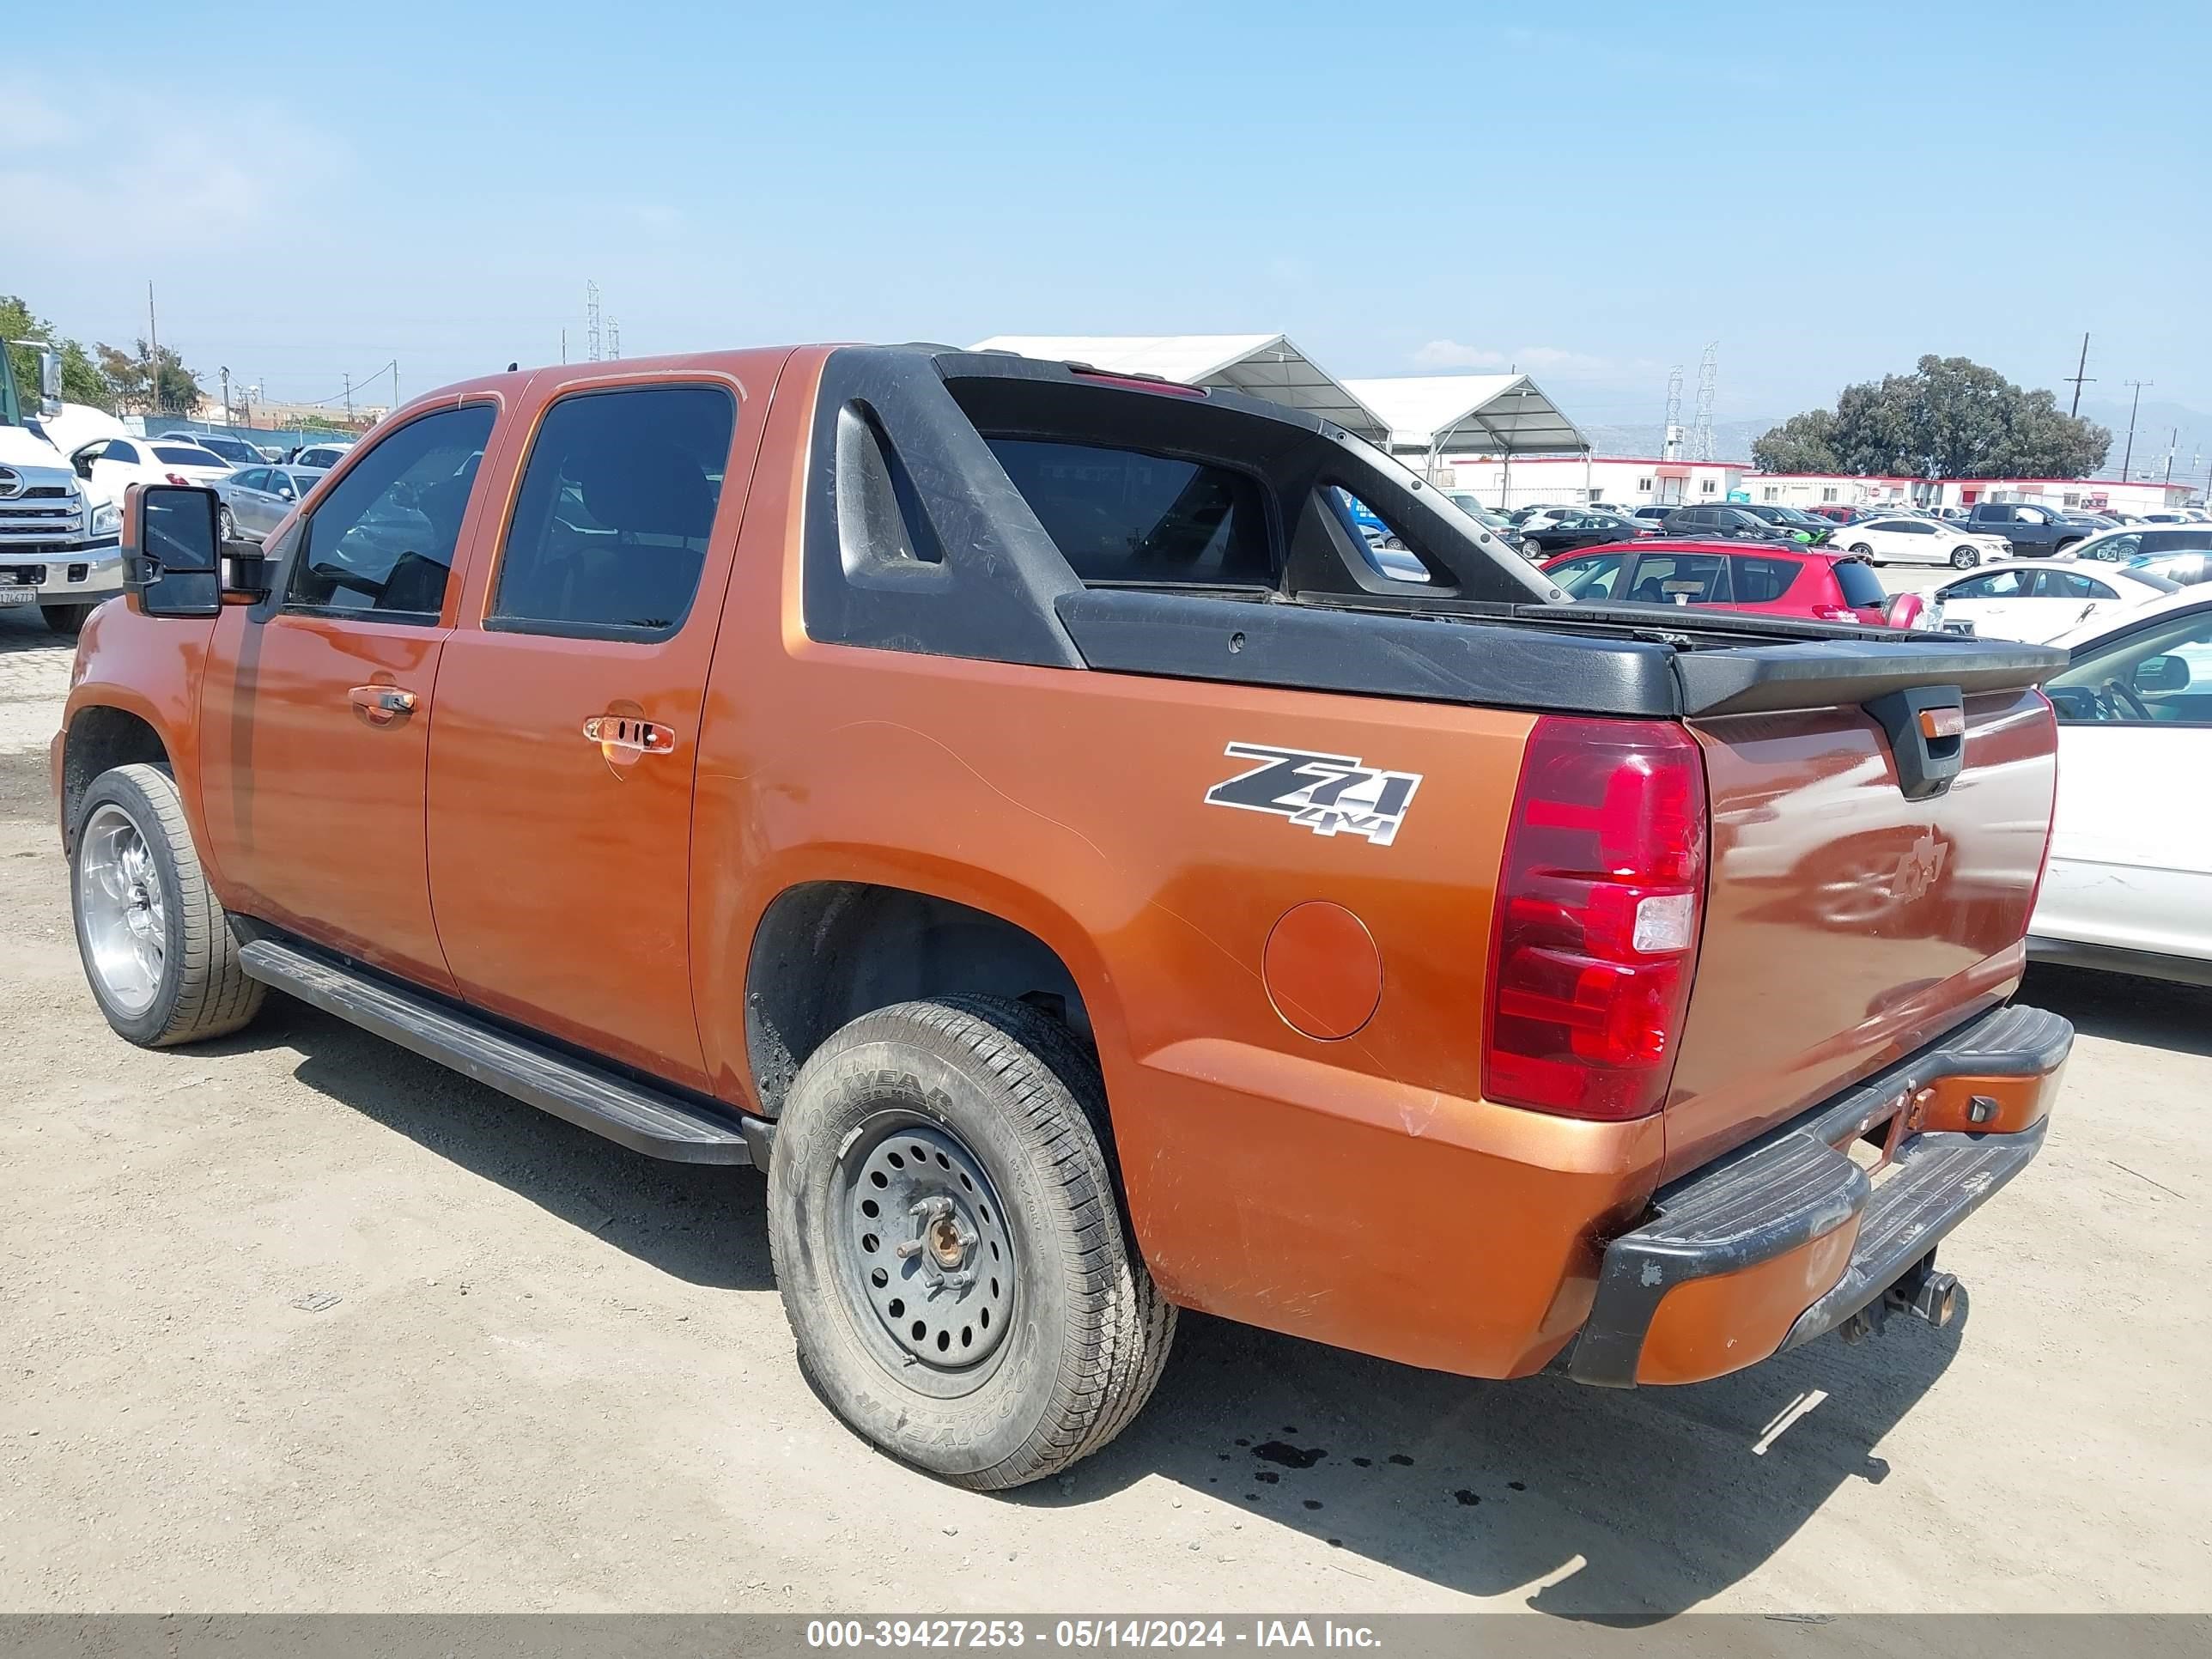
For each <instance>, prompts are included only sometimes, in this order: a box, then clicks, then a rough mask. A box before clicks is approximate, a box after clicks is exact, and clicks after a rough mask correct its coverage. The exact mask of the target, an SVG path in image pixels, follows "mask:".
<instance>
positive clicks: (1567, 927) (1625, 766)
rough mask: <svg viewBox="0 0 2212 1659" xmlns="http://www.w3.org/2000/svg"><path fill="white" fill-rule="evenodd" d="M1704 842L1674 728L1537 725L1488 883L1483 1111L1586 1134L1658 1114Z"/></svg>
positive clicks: (1699, 908)
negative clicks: (1568, 1123) (1487, 1103)
mask: <svg viewBox="0 0 2212 1659" xmlns="http://www.w3.org/2000/svg"><path fill="white" fill-rule="evenodd" d="M1705 842H1706V810H1705V762H1704V760H1703V758H1702V757H1701V756H1700V755H1699V750H1698V745H1697V741H1696V739H1694V738H1692V737H1691V736H1690V735H1689V733H1688V732H1685V731H1683V730H1682V728H1681V727H1680V726H1672V725H1668V723H1667V722H1665V721H1663V720H1577V719H1569V718H1565V717H1561V716H1556V715H1547V716H1545V717H1544V718H1542V719H1541V720H1538V721H1537V722H1536V729H1535V731H1534V732H1532V733H1531V734H1530V736H1529V739H1528V750H1527V752H1526V753H1525V755H1524V756H1523V757H1522V763H1521V786H1520V790H1519V793H1518V794H1517V795H1516V799H1515V800H1514V805H1513V827H1512V829H1511V830H1510V832H1509V833H1508V835H1507V836H1506V839H1505V860H1504V871H1503V872H1502V874H1501V877H1500V878H1499V881H1498V902H1497V919H1496V921H1495V923H1494V924H1493V932H1492V944H1491V953H1490V1010H1489V1021H1488V1027H1487V1030H1486V1032H1485V1034H1484V1035H1485V1041H1484V1044H1483V1056H1482V1061H1483V1093H1484V1094H1485V1095H1486V1096H1487V1097H1489V1098H1490V1099H1492V1100H1495V1101H1499V1102H1502V1103H1504V1104H1506V1105H1510V1106H1526V1107H1529V1108H1533V1109H1535V1110H1537V1111H1541V1112H1558V1113H1560V1114H1563V1115H1566V1116H1570V1117H1587V1118H1607V1119H1618V1118H1632V1117H1644V1116H1647V1115H1650V1113H1653V1112H1656V1111H1657V1110H1658V1109H1660V1107H1661V1106H1662V1105H1663V1104H1665V1103H1666V1094H1667V1084H1668V1079H1669V1078H1670V1077H1671V1076H1672V1075H1673V1073H1674V1049H1675V1045H1676V1043H1677V1042H1679V1040H1680V1036H1681V1030H1682V1015H1683V1012H1684V1010H1685V1009H1686V1007H1687V1006H1688V1003H1689V1000H1690V976H1691V969H1692V967H1693V966H1694V964H1695V962H1696V958H1697V948H1698V930H1699V924H1700V922H1701V921H1702V920H1703V912H1704V909H1705Z"/></svg>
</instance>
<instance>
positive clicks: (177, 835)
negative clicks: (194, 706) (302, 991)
mask: <svg viewBox="0 0 2212 1659" xmlns="http://www.w3.org/2000/svg"><path fill="white" fill-rule="evenodd" d="M70 908H71V910H72V911H73V912H74V913H75V915H76V944H77V952H78V954H79V955H80V956H81V957H82V958H83V959H84V976H85V978H86V980H87V981H88V982H89V983H90V985H91V987H92V994H93V996H94V1000H97V1001H98V1002H99V1004H100V1012H101V1013H103V1014H105V1015H106V1017H107V1023H108V1024H110V1025H112V1026H113V1027H114V1028H115V1030H116V1032H117V1034H118V1036H124V1037H126V1038H128V1039H129V1040H130V1041H131V1042H135V1043H137V1044H138V1045H139V1046H140V1047H141V1048H168V1047H170V1046H171V1045H172V1044H174V1043H179V1042H196V1041H197V1040H199V1039H201V1038H203V1037H215V1036H223V1035H224V1034H225V1033H227V1032H230V1031H235V1030H238V1029H239V1028H240V1026H242V1025H244V1024H246V1022H247V1021H249V1020H251V1019H252V1018H253V1016H254V1015H255V1014H256V1013H258V1012H259V1011H260V1008H261V1000H262V997H263V995H264V988H263V987H262V985H261V983H260V981H258V980H252V979H248V978H247V977H246V973H245V970H244V969H242V968H241V967H240V965H239V960H238V942H237V940H236V939H234V938H233V937H232V936H231V932H230V918H229V915H228V913H226V912H225V911H224V909H223V908H222V902H220V901H219V900H218V899H217V898H216V896H215V893H214V891H213V890H212V889H210V887H209V886H208V884H207V877H206V874H205V872H204V871H202V869H201V868H200V860H199V854H198V853H197V852H196V851H195V850H194V849H193V847H192V838H191V829H189V828H188V827H187V826H186V824H185V808H184V802H183V800H182V799H181V798H180V797H179V795H178V793H177V785H176V781H175V780H174V779H173V778H172V777H171V776H170V775H169V774H168V773H167V770H165V769H162V768H161V767H158V766H148V765H144V764H136V765H131V766H118V767H117V768H115V769H113V770H112V771H108V772H103V773H101V774H100V776H99V777H97V778H95V779H94V780H93V782H92V787H90V788H88V789H87V790H86V791H85V793H84V800H83V802H82V805H80V806H79V808H78V810H77V821H76V852H75V855H74V856H73V857H72V858H71V860H70Z"/></svg>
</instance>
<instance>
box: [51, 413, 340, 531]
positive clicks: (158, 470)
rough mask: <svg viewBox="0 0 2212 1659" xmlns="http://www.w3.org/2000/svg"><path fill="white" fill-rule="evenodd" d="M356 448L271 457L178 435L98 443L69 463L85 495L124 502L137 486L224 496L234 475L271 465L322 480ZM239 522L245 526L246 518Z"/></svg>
mask: <svg viewBox="0 0 2212 1659" xmlns="http://www.w3.org/2000/svg"><path fill="white" fill-rule="evenodd" d="M352 447H353V442H352V441H351V440H350V439H345V440H332V441H330V442H327V443H315V444H307V445H304V446H302V447H300V448H298V449H296V450H295V451H293V452H291V453H289V456H287V455H284V454H283V453H281V452H280V453H279V454H278V455H276V456H273V457H272V456H266V455H264V453H262V452H261V450H260V449H259V448H258V447H256V446H254V445H252V444H249V443H247V442H246V441H244V440H243V439H239V438H229V437H225V436H222V435H220V434H210V435H202V434H197V433H187V432H173V433H165V434H163V435H161V437H158V438H139V437H131V436H125V437H119V438H101V439H97V440H95V441H93V442H91V443H88V444H83V445H81V446H79V447H77V448H76V450H74V451H73V452H71V453H70V467H71V468H72V470H74V471H75V472H76V476H77V477H79V478H81V479H82V480H83V481H84V482H85V483H86V484H87V485H88V486H89V488H88V489H87V491H86V494H87V495H89V496H91V497H92V498H93V499H94V501H109V502H120V501H122V499H123V492H124V490H125V489H127V488H128V487H129V486H131V485H132V484H134V483H148V484H155V483H167V484H205V485H208V486H210V487H211V488H216V490H217V494H218V495H221V494H222V490H221V489H220V486H221V485H222V484H223V483H226V482H227V481H228V480H229V479H231V478H232V477H234V475H235V474H237V473H239V472H240V471H260V470H262V469H264V468H268V467H270V466H271V465H272V464H274V465H277V466H278V467H280V469H281V470H283V471H307V472H312V473H313V474H314V475H315V476H316V477H320V476H321V475H322V474H323V473H325V472H326V471H329V470H330V469H331V468H332V467H334V466H336V465H337V464H338V462H339V461H340V460H341V459H343V457H344V455H345V453H346V452H347V451H348V450H349V449H351V448H352ZM296 493H304V492H295V498H296ZM224 499H225V500H226V501H228V500H229V497H228V496H225V497H224ZM244 522H245V520H243V519H241V520H240V524H241V525H243V524H244Z"/></svg>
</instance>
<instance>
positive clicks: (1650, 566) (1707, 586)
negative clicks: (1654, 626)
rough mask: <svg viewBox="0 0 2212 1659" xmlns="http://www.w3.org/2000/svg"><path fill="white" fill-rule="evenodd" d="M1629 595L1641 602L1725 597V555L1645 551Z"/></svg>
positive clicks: (1690, 602) (1689, 602)
mask: <svg viewBox="0 0 2212 1659" xmlns="http://www.w3.org/2000/svg"><path fill="white" fill-rule="evenodd" d="M1628 597H1629V598H1630V599H1634V600H1636V601H1637V602H1638V603H1639V604H1642V605H1702V604H1705V603H1708V602H1710V601H1711V600H1714V599H1727V598H1728V597H1729V581H1728V558H1727V556H1725V555H1724V554H1720V553H1646V554H1644V555H1643V556H1641V557H1639V558H1638V560H1637V561H1636V586H1634V587H1633V588H1632V589H1631V590H1630V591H1629V594H1628Z"/></svg>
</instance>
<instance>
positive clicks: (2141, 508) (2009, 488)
mask: <svg viewBox="0 0 2212 1659" xmlns="http://www.w3.org/2000/svg"><path fill="white" fill-rule="evenodd" d="M1742 488H1743V489H1745V490H1746V491H1747V492H1748V493H1749V495H1750V498H1751V499H1752V500H1753V501H1760V502H1773V503H1775V504H1777V505H1778V506H1782V507H1820V506H1822V505H1825V504H1826V503H1829V502H1838V503H1841V504H1842V505H1844V506H1845V507H1905V506H1919V507H1972V505H1973V504H1974V503H1975V502H1976V501H2033V502H2035V503H2037V504H2038V505H2039V506H2043V507H2078V508H2081V509H2083V510H2085V511H2087V512H2091V513H2100V512H2104V511H2106V510H2107V509H2113V510H2117V511H2118V512H2122V513H2159V512H2169V511H2171V510H2172V509H2173V508H2175V507H2186V506H2188V505H2189V503H2190V499H2191V496H2193V495H2195V494H2196V493H2197V492H2196V491H2195V489H2192V488H2191V486H2190V485H2188V484H2185V483H2172V484H2169V483H2148V482H2146V481H2144V480H2141V479H2137V480H2136V481H2134V482H2131V483H2130V482H2124V481H2122V480H2120V479H2118V478H1901V477H1856V476H1849V475H1840V474H1836V473H1826V472H1750V473H1747V474H1745V475H1744V477H1743V482H1742Z"/></svg>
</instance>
